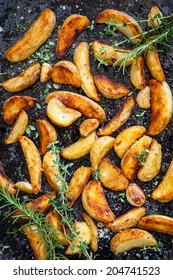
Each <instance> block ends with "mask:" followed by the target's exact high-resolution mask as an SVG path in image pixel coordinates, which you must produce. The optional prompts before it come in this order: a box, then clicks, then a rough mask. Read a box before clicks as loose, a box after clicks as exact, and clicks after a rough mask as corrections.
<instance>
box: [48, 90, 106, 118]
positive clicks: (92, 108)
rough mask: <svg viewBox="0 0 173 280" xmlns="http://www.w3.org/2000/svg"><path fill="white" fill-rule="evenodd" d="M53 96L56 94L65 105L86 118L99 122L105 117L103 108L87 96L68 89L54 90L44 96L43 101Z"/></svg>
mask: <svg viewBox="0 0 173 280" xmlns="http://www.w3.org/2000/svg"><path fill="white" fill-rule="evenodd" d="M54 96H57V97H58V98H59V99H60V100H61V101H62V103H63V104H64V105H65V106H67V107H69V108H73V109H75V110H77V111H79V112H81V113H82V114H83V115H84V116H86V117H88V118H95V119H98V120H99V123H102V122H103V121H104V120H105V119H106V115H105V111H104V110H103V108H102V107H101V106H100V105H98V104H97V103H96V102H94V101H93V100H91V99H90V98H88V97H85V96H82V95H80V94H77V93H73V92H70V91H55V92H52V93H50V94H49V95H47V96H46V98H45V103H48V102H49V100H50V99H51V98H53V97H54Z"/></svg>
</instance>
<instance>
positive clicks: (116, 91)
mask: <svg viewBox="0 0 173 280" xmlns="http://www.w3.org/2000/svg"><path fill="white" fill-rule="evenodd" d="M94 82H95V84H96V86H97V88H98V90H99V91H100V92H101V94H102V95H104V96H105V97H107V98H111V99H118V98H121V97H123V96H126V95H127V94H128V93H129V92H130V90H129V89H128V87H127V86H125V85H123V84H118V83H116V82H113V81H112V80H110V79H109V78H108V77H106V76H105V75H103V74H99V73H96V74H95V75H94Z"/></svg>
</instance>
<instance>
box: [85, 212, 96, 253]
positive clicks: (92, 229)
mask: <svg viewBox="0 0 173 280" xmlns="http://www.w3.org/2000/svg"><path fill="white" fill-rule="evenodd" d="M82 218H83V219H84V221H85V222H86V224H87V225H88V226H89V228H90V232H91V242H90V247H91V249H92V251H93V252H97V250H98V230H97V226H96V224H95V222H94V220H93V219H92V218H91V217H90V216H89V215H88V214H86V213H82Z"/></svg>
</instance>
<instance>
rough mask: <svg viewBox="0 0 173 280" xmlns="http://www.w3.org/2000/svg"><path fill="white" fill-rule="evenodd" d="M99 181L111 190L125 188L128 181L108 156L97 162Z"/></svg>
mask: <svg viewBox="0 0 173 280" xmlns="http://www.w3.org/2000/svg"><path fill="white" fill-rule="evenodd" d="M99 174H100V181H101V182H102V184H103V185H104V187H106V188H108V189H111V190H113V191H122V190H125V189H127V187H128V184H129V181H128V179H127V178H126V177H125V176H124V174H123V172H122V171H121V169H119V168H118V167H117V166H116V165H115V164H114V163H113V162H111V160H110V159H109V158H103V159H102V161H101V162H100V164H99Z"/></svg>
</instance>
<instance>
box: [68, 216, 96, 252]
mask: <svg viewBox="0 0 173 280" xmlns="http://www.w3.org/2000/svg"><path fill="white" fill-rule="evenodd" d="M74 226H75V231H76V232H79V234H78V235H77V236H75V237H74V238H73V239H72V241H71V244H69V245H68V247H67V249H66V251H65V254H66V255H74V254H77V253H80V251H81V248H80V244H81V242H85V243H86V244H89V243H90V242H91V232H90V228H89V226H88V225H87V223H85V222H78V221H76V222H74Z"/></svg>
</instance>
